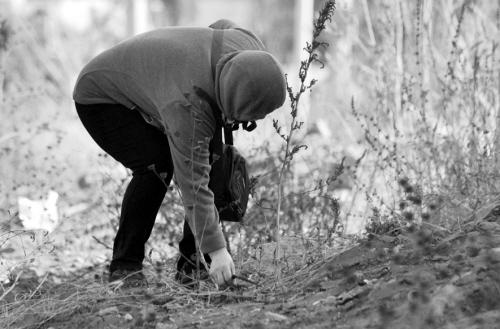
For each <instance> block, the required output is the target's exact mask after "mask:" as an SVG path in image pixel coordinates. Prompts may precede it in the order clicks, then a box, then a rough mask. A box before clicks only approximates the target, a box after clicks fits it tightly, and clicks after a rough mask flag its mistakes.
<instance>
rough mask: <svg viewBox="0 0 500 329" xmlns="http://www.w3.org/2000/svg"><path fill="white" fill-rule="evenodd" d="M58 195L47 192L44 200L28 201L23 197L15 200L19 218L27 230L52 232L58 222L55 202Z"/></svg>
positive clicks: (53, 192) (54, 192)
mask: <svg viewBox="0 0 500 329" xmlns="http://www.w3.org/2000/svg"><path fill="white" fill-rule="evenodd" d="M58 199H59V194H58V193H57V192H56V191H52V190H51V191H49V195H48V198H47V199H46V200H30V199H28V198H25V197H22V196H21V197H19V198H18V199H17V205H18V207H19V218H20V219H21V222H22V224H23V226H24V228H26V229H28V230H38V229H42V230H46V231H48V232H49V233H50V232H52V231H53V230H54V229H55V228H56V226H57V223H58V222H59V212H58V210H57V200H58Z"/></svg>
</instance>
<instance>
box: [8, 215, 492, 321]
mask: <svg viewBox="0 0 500 329" xmlns="http://www.w3.org/2000/svg"><path fill="white" fill-rule="evenodd" d="M282 245H283V248H282V250H283V252H282V261H281V263H280V266H281V268H282V274H281V277H280V278H278V277H277V276H276V265H275V264H274V262H273V250H274V248H275V246H274V244H273V243H268V244H264V245H262V246H260V247H259V248H258V249H256V250H254V251H253V253H250V256H249V257H247V259H246V260H245V261H241V262H239V263H238V265H237V266H238V273H239V274H240V275H241V276H242V277H245V278H247V279H250V281H253V282H255V283H258V285H254V284H251V283H248V282H245V281H241V280H236V281H235V282H234V283H235V285H234V286H233V287H226V288H221V289H220V290H217V289H215V287H214V286H213V285H212V284H211V283H207V282H202V283H201V284H200V287H199V289H195V290H189V289H186V288H184V287H181V286H179V285H178V284H177V283H176V282H175V281H174V280H173V271H172V270H171V269H172V268H173V265H174V259H170V260H168V261H167V264H165V263H163V264H157V265H149V266H148V267H147V268H146V275H147V277H148V282H149V287H148V288H145V289H143V288H123V287H121V286H120V284H116V283H115V284H109V283H107V282H106V280H105V279H106V278H105V276H104V275H103V273H105V264H104V263H102V264H101V265H98V264H97V265H92V266H88V267H87V268H86V269H80V270H78V271H74V272H71V271H70V272H65V274H64V275H63V276H62V277H58V278H56V277H54V279H57V280H53V279H52V276H51V275H47V276H44V277H40V276H38V275H36V274H35V273H34V272H29V271H27V272H25V273H23V274H22V275H20V276H19V278H18V281H17V282H16V283H15V284H14V285H13V284H12V283H11V284H10V285H4V287H3V294H4V295H3V296H2V299H1V300H0V303H1V309H2V314H1V316H0V327H2V328H80V329H83V328H158V329H160V328H163V329H167V328H255V329H256V328H398V329H401V328H449V329H451V328H454V329H455V328H464V329H465V328H478V329H479V328H481V329H483V328H498V321H500V218H499V217H496V216H484V217H483V218H480V219H474V220H471V221H469V222H468V223H465V224H464V225H463V226H462V227H461V229H460V230H458V231H456V232H449V231H447V230H446V229H444V228H441V227H438V226H436V225H431V224H428V223H423V224H422V226H421V227H420V228H419V227H417V226H411V227H409V228H402V227H396V228H395V229H392V230H387V232H384V233H381V234H373V233H372V234H369V235H368V236H366V237H364V238H361V239H357V240H355V239H352V238H345V237H337V238H335V239H334V242H333V243H331V244H330V245H329V246H327V244H326V243H323V241H305V240H304V239H302V238H291V237H290V238H285V239H284V240H283V242H282Z"/></svg>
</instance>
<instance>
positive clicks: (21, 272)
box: [0, 271, 23, 301]
mask: <svg viewBox="0 0 500 329" xmlns="http://www.w3.org/2000/svg"><path fill="white" fill-rule="evenodd" d="M22 274H23V271H20V272H19V273H18V274H17V276H16V279H15V280H14V283H13V284H12V285H11V286H10V287H9V288H8V289H7V290H5V291H4V293H3V294H2V296H0V301H1V300H2V299H4V298H5V296H7V295H8V294H9V292H11V291H12V289H14V287H15V286H16V283H17V281H19V278H20V277H21V275H22Z"/></svg>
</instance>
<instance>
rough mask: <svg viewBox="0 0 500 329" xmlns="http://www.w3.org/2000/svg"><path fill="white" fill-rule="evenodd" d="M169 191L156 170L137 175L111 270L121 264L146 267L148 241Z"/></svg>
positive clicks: (123, 212)
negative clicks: (155, 172) (143, 263)
mask: <svg viewBox="0 0 500 329" xmlns="http://www.w3.org/2000/svg"><path fill="white" fill-rule="evenodd" d="M166 192H167V188H166V187H165V184H164V183H163V182H162V181H160V179H158V177H157V176H156V175H155V174H154V173H153V172H146V173H142V174H137V175H133V177H132V180H131V181H130V183H129V185H128V187H127V189H126V191H125V195H124V196H123V202H122V208H121V214H120V225H119V228H118V232H117V233H116V237H115V240H114V244H113V260H112V261H111V265H110V268H109V270H110V271H111V272H113V271H114V270H115V269H117V268H122V269H130V270H135V269H140V268H142V261H143V260H144V252H145V250H144V245H145V243H146V242H147V241H148V239H149V236H150V235H151V231H152V229H153V225H154V222H155V218H156V215H157V213H158V210H159V209H160V206H161V203H162V201H163V198H164V196H165V193H166Z"/></svg>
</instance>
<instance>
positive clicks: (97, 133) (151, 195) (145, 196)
mask: <svg viewBox="0 0 500 329" xmlns="http://www.w3.org/2000/svg"><path fill="white" fill-rule="evenodd" d="M76 109H77V112H78V116H79V117H80V120H81V121H82V123H83V125H84V126H85V128H86V129H87V131H88V132H89V134H90V136H92V138H93V139H94V140H95V142H96V143H97V144H98V145H99V146H100V147H101V148H102V149H103V150H104V151H105V152H106V153H108V154H109V155H110V156H112V157H113V158H114V159H115V160H117V161H119V162H120V163H122V164H123V165H124V166H125V167H127V168H128V169H130V170H132V180H131V181H130V183H129V185H128V187H127V189H126V191H125V195H124V196H123V202H122V208H121V214H120V223H119V228H118V232H117V234H116V237H115V241H114V244H113V259H112V261H111V264H110V267H109V270H110V272H113V271H114V270H116V269H129V270H139V269H141V268H142V261H143V260H144V244H145V243H146V241H147V240H148V239H149V236H150V235H151V231H152V229H153V225H154V222H155V218H156V215H157V213H158V210H159V209H160V206H161V203H162V201H163V198H164V197H165V193H166V192H167V187H168V185H169V184H170V181H171V179H172V175H173V172H174V167H173V163H172V158H171V156H170V148H169V146H168V140H167V137H166V136H165V134H163V133H162V132H161V131H159V130H158V129H156V128H155V127H153V126H151V125H149V124H147V123H146V122H145V121H144V119H143V118H142V116H141V114H140V113H139V112H138V111H136V110H130V109H128V108H126V107H124V106H122V105H118V104H93V105H82V104H78V103H77V104H76ZM179 248H180V251H181V254H182V255H184V256H186V257H190V255H191V254H193V253H195V251H196V247H195V239H194V236H193V233H192V232H191V230H190V228H189V226H188V225H187V223H184V234H183V238H182V240H181V242H180V243H179Z"/></svg>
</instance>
